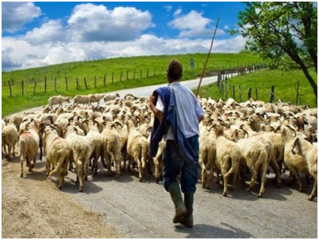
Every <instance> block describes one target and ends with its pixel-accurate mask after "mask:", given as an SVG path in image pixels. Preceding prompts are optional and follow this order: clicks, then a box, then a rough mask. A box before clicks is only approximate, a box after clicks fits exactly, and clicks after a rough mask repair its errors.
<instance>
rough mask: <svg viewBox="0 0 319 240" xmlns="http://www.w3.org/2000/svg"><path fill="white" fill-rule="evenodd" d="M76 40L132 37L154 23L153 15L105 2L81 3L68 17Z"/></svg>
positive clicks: (69, 29)
mask: <svg viewBox="0 0 319 240" xmlns="http://www.w3.org/2000/svg"><path fill="white" fill-rule="evenodd" d="M68 24H69V25H68V31H69V34H70V37H71V39H72V41H78V42H90V41H128V40H132V39H134V38H137V37H138V36H139V34H140V33H141V32H142V31H144V30H146V29H148V28H149V27H153V26H154V24H153V23H152V15H151V14H150V13H149V12H148V11H145V12H142V11H140V10H137V9H136V8H130V7H125V8H124V7H116V8H114V10H113V11H110V10H108V9H107V8H106V7H105V6H103V5H93V4H90V3H88V4H80V5H77V6H76V7H75V8H74V10H73V13H72V16H71V17H70V19H69V20H68Z"/></svg>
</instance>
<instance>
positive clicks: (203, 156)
mask: <svg viewBox="0 0 319 240" xmlns="http://www.w3.org/2000/svg"><path fill="white" fill-rule="evenodd" d="M199 146H200V148H199V166H200V167H201V180H202V187H203V188H206V189H209V188H210V185H211V183H212V182H213V176H214V170H215V168H216V166H215V165H216V163H215V161H216V143H215V140H214V139H213V138H212V137H211V136H207V135H203V134H201V135H200V138H199ZM207 171H208V173H209V178H208V181H207V176H206V174H207Z"/></svg>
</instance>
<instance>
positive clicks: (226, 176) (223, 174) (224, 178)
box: [221, 168, 229, 197]
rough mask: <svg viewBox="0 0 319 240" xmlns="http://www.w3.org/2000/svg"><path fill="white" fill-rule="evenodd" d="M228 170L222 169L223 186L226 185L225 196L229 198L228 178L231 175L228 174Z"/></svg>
mask: <svg viewBox="0 0 319 240" xmlns="http://www.w3.org/2000/svg"><path fill="white" fill-rule="evenodd" d="M226 171H227V170H226V169H225V168H223V169H222V171H221V172H222V176H223V184H224V190H223V196H224V197H226V196H227V190H228V177H229V174H228V173H227V172H226Z"/></svg>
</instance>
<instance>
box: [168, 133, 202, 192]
mask: <svg viewBox="0 0 319 240" xmlns="http://www.w3.org/2000/svg"><path fill="white" fill-rule="evenodd" d="M187 140H188V141H189V143H190V144H191V146H192V147H193V149H194V151H195V152H197V153H198V152H199V141H198V136H194V137H190V138H188V139H187ZM197 168H198V158H197V159H196V164H192V163H190V162H188V161H187V160H186V159H183V158H182V157H181V155H180V154H179V152H178V150H177V146H176V143H175V141H173V140H167V142H166V148H165V150H164V152H163V184H164V188H165V189H166V191H168V187H169V186H170V185H171V184H172V183H175V182H177V177H178V175H179V174H180V175H181V179H180V183H181V188H182V192H183V193H195V191H196V183H197V178H198V171H197V170H198V169H197Z"/></svg>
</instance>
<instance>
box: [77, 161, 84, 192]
mask: <svg viewBox="0 0 319 240" xmlns="http://www.w3.org/2000/svg"><path fill="white" fill-rule="evenodd" d="M84 167H85V166H83V163H82V164H80V165H79V166H77V168H78V173H77V177H76V180H77V182H78V183H79V191H80V192H83V179H84Z"/></svg>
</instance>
